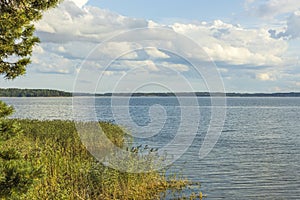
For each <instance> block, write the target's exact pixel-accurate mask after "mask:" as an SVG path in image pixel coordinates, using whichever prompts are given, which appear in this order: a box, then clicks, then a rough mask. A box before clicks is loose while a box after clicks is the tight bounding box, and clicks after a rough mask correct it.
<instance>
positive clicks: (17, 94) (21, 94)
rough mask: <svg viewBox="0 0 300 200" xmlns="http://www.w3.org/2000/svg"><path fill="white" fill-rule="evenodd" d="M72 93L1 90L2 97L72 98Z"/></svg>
mask: <svg viewBox="0 0 300 200" xmlns="http://www.w3.org/2000/svg"><path fill="white" fill-rule="evenodd" d="M71 96H72V93H69V92H63V91H58V90H49V89H18V88H8V89H3V88H0V97H71Z"/></svg>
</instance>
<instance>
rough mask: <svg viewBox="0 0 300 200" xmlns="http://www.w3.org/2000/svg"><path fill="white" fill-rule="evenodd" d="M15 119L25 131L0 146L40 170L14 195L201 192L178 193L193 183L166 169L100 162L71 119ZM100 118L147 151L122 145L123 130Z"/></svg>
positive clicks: (112, 133)
mask: <svg viewBox="0 0 300 200" xmlns="http://www.w3.org/2000/svg"><path fill="white" fill-rule="evenodd" d="M13 121H15V122H16V123H19V124H20V126H21V128H22V129H23V133H22V134H21V135H19V136H18V137H15V138H14V139H12V140H10V142H9V143H6V144H5V145H3V146H1V147H0V148H1V149H5V148H7V146H9V147H10V148H16V149H17V150H18V151H19V152H21V156H23V157H24V158H25V160H26V161H27V162H29V163H30V165H32V166H33V167H34V168H37V169H40V170H41V172H42V176H41V177H40V178H38V179H36V180H34V184H33V187H31V188H30V189H29V190H28V191H27V193H26V194H24V195H22V196H19V197H18V199H28V200H29V199H30V200H34V199H78V200H80V199H85V200H86V199H87V200H88V199H101V200H102V199H103V200H105V199H107V200H108V199H109V200H111V199H122V200H123V199H124V200H127V199H128V200H129V199H162V198H164V197H166V196H170V194H174V198H176V199H180V198H182V199H186V198H187V199H200V198H199V197H200V193H199V195H194V194H193V195H190V196H188V197H184V196H182V197H180V195H178V194H180V191H181V190H182V189H184V188H186V187H188V186H189V185H190V184H191V183H190V182H189V181H187V180H184V179H182V178H178V177H176V176H172V177H170V176H167V175H166V173H165V172H164V171H152V172H149V173H127V172H120V171H118V170H115V169H112V168H109V167H106V166H104V165H103V164H102V163H101V162H98V161H97V160H96V159H95V158H94V157H93V156H92V155H91V154H90V153H89V152H88V151H87V150H86V148H85V146H84V145H83V144H82V142H81V140H80V137H79V136H78V133H77V131H76V128H75V125H74V122H72V121H61V120H54V121H39V120H19V119H15V120H13ZM100 123H101V127H102V129H103V131H104V133H105V134H106V135H107V137H108V138H110V140H111V141H112V142H113V143H114V144H115V145H117V146H119V147H120V148H124V149H128V151H132V152H134V153H135V154H136V155H142V156H149V158H150V157H151V153H150V151H149V154H147V153H146V154H145V151H148V150H147V149H148V148H147V149H146V148H145V147H142V146H138V147H126V146H125V145H124V138H125V137H127V136H126V132H125V131H124V130H123V129H122V128H120V127H119V126H117V125H114V124H111V123H107V122H100ZM141 152H143V153H142V154H141ZM149 160H151V159H149ZM150 163H151V162H150ZM175 196H176V197H175ZM201 198H202V193H201Z"/></svg>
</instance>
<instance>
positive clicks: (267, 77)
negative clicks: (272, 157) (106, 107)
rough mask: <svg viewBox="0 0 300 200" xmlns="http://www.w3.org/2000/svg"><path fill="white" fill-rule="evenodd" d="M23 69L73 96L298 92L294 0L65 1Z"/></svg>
mask: <svg viewBox="0 0 300 200" xmlns="http://www.w3.org/2000/svg"><path fill="white" fill-rule="evenodd" d="M35 26H36V35H37V36H38V37H39V38H40V40H41V43H40V44H39V45H37V46H36V47H35V48H34V51H33V55H32V64H31V65H30V66H28V68H27V73H26V75H24V76H22V77H19V78H17V79H15V80H13V81H10V80H4V79H1V80H0V85H1V87H6V88H8V87H18V88H49V89H59V90H64V91H71V92H72V91H75V92H99V93H103V92H141V91H158V92H161V91H168V92H178V91H180V92H182V91H209V92H215V91H225V92H300V61H299V52H300V1H299V0H285V1H282V0H231V1H220V0H210V1H208V0H206V1H204V0H187V1H180V0H172V1H167V0H165V1H158V0H152V1H148V0H118V1H117V0H89V1H88V0H65V1H64V2H63V3H61V4H60V5H59V6H58V7H57V8H55V9H52V10H49V11H47V12H46V13H44V17H43V19H42V20H41V21H38V22H35Z"/></svg>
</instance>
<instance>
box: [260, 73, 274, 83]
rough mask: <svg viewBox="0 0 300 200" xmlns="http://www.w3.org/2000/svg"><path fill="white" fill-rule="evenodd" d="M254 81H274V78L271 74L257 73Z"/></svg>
mask: <svg viewBox="0 0 300 200" xmlns="http://www.w3.org/2000/svg"><path fill="white" fill-rule="evenodd" d="M256 79H258V80H261V81H275V80H276V78H275V76H274V75H272V74H271V73H258V74H256Z"/></svg>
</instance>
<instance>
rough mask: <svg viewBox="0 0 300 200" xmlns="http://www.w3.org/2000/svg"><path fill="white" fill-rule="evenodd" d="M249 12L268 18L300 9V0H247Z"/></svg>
mask: <svg viewBox="0 0 300 200" xmlns="http://www.w3.org/2000/svg"><path fill="white" fill-rule="evenodd" d="M245 4H246V8H247V10H248V12H250V13H252V14H254V15H256V16H259V17H262V18H266V19H270V18H274V17H276V16H278V15H281V14H286V13H292V12H294V11H296V10H298V9H300V1H299V0H285V1H282V0H265V1H261V0H246V2H245Z"/></svg>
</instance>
